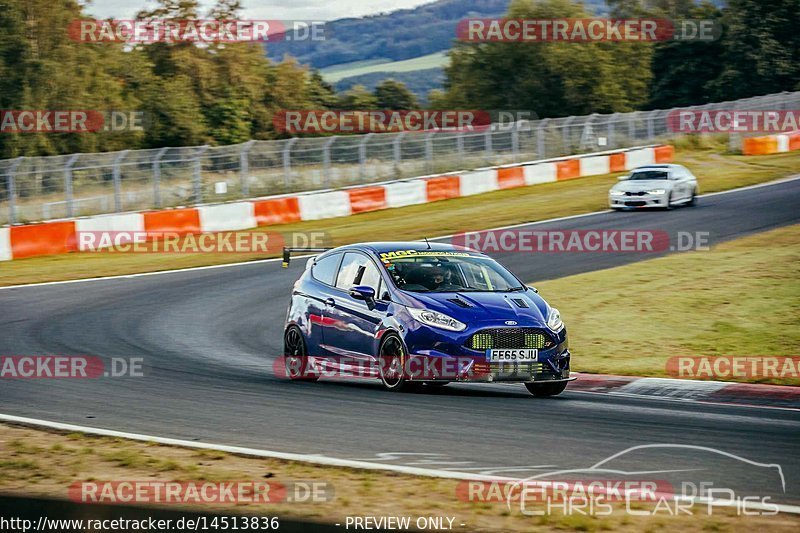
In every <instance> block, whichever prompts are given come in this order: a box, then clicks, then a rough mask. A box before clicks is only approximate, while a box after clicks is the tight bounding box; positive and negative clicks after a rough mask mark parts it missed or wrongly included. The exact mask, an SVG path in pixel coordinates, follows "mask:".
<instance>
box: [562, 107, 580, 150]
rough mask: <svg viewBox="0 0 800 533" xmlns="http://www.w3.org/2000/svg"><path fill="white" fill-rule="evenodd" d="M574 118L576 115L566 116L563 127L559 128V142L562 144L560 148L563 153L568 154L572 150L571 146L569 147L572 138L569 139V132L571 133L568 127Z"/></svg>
mask: <svg viewBox="0 0 800 533" xmlns="http://www.w3.org/2000/svg"><path fill="white" fill-rule="evenodd" d="M576 118H578V117H576V116H574V115H573V116H569V117H567V119H566V120H565V121H564V125H563V126H562V128H564V129H563V130H561V142H562V144H563V145H564V149H563V150H562V153H563V154H564V155H569V153H570V152H571V151H572V148H571V147H572V140H571V139H570V133H572V132H571V131H570V129H569V125H570V124H571V123H572V121H573V120H575V119H576Z"/></svg>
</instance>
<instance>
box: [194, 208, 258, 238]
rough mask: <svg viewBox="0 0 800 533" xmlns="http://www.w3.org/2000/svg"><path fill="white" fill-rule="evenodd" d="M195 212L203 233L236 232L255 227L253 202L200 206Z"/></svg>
mask: <svg viewBox="0 0 800 533" xmlns="http://www.w3.org/2000/svg"><path fill="white" fill-rule="evenodd" d="M197 211H198V213H199V214H200V229H201V230H202V231H203V233H211V232H218V231H236V230H240V229H248V228H254V227H256V225H257V224H256V216H255V208H254V206H253V202H233V203H230V204H217V205H202V206H200V207H198V208H197Z"/></svg>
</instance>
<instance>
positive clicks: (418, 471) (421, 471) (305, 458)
mask: <svg viewBox="0 0 800 533" xmlns="http://www.w3.org/2000/svg"><path fill="white" fill-rule="evenodd" d="M0 421H2V422H10V423H13V424H22V425H28V426H39V427H47V428H50V429H56V430H59V431H73V432H80V433H86V434H89V435H100V436H104V437H118V438H123V439H130V440H136V441H142V442H154V443H156V444H164V445H166V446H181V447H184V448H195V449H203V450H217V451H221V452H226V453H233V454H237V455H247V456H251V457H268V458H271V459H281V460H284V461H299V462H304V463H310V464H318V465H325V466H339V467H344V468H358V469H362V470H379V471H380V470H383V471H391V472H398V473H401V474H409V475H413V476H424V477H436V478H446V479H458V480H467V481H521V479H520V478H509V477H500V476H487V475H483V474H478V473H468V472H453V471H448V470H435V469H428V468H416V467H411V466H403V465H391V464H383V463H373V462H369V461H357V460H352V459H337V458H335V457H327V456H324V455H318V454H310V455H309V454H301V453H286V452H276V451H272V450H260V449H256V448H245V447H241V446H228V445H224V444H210V443H205V442H197V441H190V440H181V439H172V438H167V437H156V436H152V435H142V434H139V433H127V432H124V431H114V430H110V429H101V428H93V427H87V426H79V425H75V424H63V423H61V422H50V421H48V420H39V419H36V418H26V417H22V416H14V415H4V414H0ZM697 501H698V502H700V503H711V505H714V506H720V507H731V506H735V503H733V502H730V501H729V500H717V501H713V500H712V501H711V502H709V501H708V500H705V499H697ZM748 508H749V509H760V510H764V511H771V510H774V509H775V508H777V509H778V511H780V512H782V513H792V514H800V506H798V505H783V504H771V505H770V506H764V505H761V504H758V503H748Z"/></svg>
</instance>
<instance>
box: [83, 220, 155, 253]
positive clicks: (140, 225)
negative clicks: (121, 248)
mask: <svg viewBox="0 0 800 533" xmlns="http://www.w3.org/2000/svg"><path fill="white" fill-rule="evenodd" d="M75 231H76V232H77V233H78V234H79V236H78V240H77V241H78V242H77V244H78V249H79V250H86V249H89V248H90V246H88V245H86V244H85V243H84V241H82V240H81V239H80V233H83V232H114V233H119V239H118V240H117V242H119V243H120V244H125V243H128V242H130V241H131V238H130V235H132V234H133V233H134V232H136V233H139V232H144V215H142V214H141V213H123V214H121V215H100V216H96V217H89V218H79V219H77V220H75ZM126 234H127V236H126ZM92 247H94V246H92Z"/></svg>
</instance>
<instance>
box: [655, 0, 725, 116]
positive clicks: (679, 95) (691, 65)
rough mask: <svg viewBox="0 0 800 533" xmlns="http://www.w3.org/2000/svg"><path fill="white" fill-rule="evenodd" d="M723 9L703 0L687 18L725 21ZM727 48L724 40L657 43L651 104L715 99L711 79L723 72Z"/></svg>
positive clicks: (673, 104)
mask: <svg viewBox="0 0 800 533" xmlns="http://www.w3.org/2000/svg"><path fill="white" fill-rule="evenodd" d="M722 13H723V12H722V11H721V10H720V9H718V8H716V7H715V6H713V5H712V4H703V5H700V6H697V7H694V6H693V7H691V8H690V9H689V11H688V13H687V14H686V18H689V19H695V20H714V21H716V24H721V19H722ZM723 50H724V48H723V45H722V42H721V41H720V40H715V41H710V42H706V41H678V40H675V41H666V42H660V43H658V44H656V46H655V52H654V54H653V83H652V89H651V94H650V102H649V104H648V107H650V108H654V109H667V108H670V107H677V106H691V105H698V104H704V103H707V102H711V101H713V100H714V97H715V95H714V93H713V92H712V90H711V83H712V82H713V81H714V80H715V79H717V78H718V77H719V75H720V73H721V72H722V69H723V64H722V62H721V61H720V58H721V57H722V55H723ZM723 99H725V98H723Z"/></svg>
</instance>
